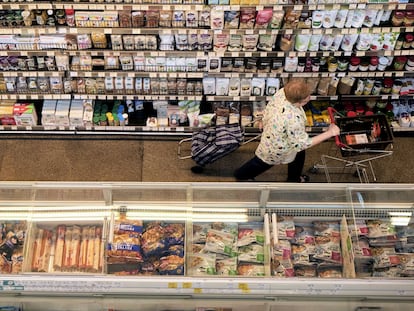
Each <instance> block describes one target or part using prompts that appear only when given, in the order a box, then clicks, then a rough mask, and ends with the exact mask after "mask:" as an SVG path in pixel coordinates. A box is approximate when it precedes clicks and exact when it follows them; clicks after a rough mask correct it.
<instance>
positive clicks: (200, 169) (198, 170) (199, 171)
mask: <svg viewBox="0 0 414 311" xmlns="http://www.w3.org/2000/svg"><path fill="white" fill-rule="evenodd" d="M191 171H192V172H193V173H194V174H202V173H203V172H204V167H202V166H199V165H196V166H193V167H192V168H191Z"/></svg>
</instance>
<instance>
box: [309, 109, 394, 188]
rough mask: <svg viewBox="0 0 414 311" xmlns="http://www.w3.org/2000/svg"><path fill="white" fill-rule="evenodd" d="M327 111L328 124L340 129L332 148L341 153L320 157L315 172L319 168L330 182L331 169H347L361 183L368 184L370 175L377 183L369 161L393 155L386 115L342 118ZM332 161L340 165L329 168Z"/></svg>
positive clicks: (335, 112) (390, 133)
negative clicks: (351, 171) (319, 162)
mask: <svg viewBox="0 0 414 311" xmlns="http://www.w3.org/2000/svg"><path fill="white" fill-rule="evenodd" d="M328 111H329V115H330V119H331V122H332V123H336V125H337V126H338V127H339V128H340V130H341V132H340V135H338V136H336V137H335V145H336V147H337V148H338V149H339V151H340V154H339V155H335V156H332V155H328V154H323V155H322V156H321V162H322V164H319V165H318V164H317V165H315V166H314V169H316V170H317V169H319V168H322V169H323V170H324V171H325V175H326V179H327V181H328V182H331V181H332V180H331V172H332V171H333V170H342V171H345V169H347V168H353V169H354V170H355V173H354V174H355V175H356V176H357V177H358V178H359V181H360V182H365V183H369V182H370V180H371V178H370V176H371V177H372V180H373V181H377V177H376V175H375V171H374V168H373V165H372V162H373V161H374V160H378V159H381V158H384V157H387V156H391V155H392V150H391V149H392V143H393V139H394V138H393V135H392V131H391V128H390V126H389V124H388V121H387V118H386V116H385V115H383V114H373V115H358V116H354V117H345V116H342V115H341V114H340V113H338V112H337V111H336V110H335V109H333V108H328ZM335 162H336V164H341V166H331V164H332V163H335ZM367 169H369V170H368V172H369V173H370V174H371V175H369V174H368V172H367Z"/></svg>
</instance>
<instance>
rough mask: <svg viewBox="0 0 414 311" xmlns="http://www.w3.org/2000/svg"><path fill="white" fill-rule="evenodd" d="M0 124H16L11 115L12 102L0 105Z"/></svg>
mask: <svg viewBox="0 0 414 311" xmlns="http://www.w3.org/2000/svg"><path fill="white" fill-rule="evenodd" d="M0 124H1V125H16V120H15V119H14V116H13V104H7V103H6V104H4V105H3V103H2V104H1V105H0Z"/></svg>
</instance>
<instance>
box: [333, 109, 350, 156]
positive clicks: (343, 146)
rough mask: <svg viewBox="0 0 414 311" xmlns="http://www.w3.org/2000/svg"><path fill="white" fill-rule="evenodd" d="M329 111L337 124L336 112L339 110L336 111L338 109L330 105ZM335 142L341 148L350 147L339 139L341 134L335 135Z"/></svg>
mask: <svg viewBox="0 0 414 311" xmlns="http://www.w3.org/2000/svg"><path fill="white" fill-rule="evenodd" d="M328 113H329V118H330V119H331V123H332V124H335V113H338V111H336V109H334V108H333V107H328ZM335 144H336V145H337V146H338V147H339V148H346V147H348V146H347V145H345V144H344V143H342V142H341V140H340V139H339V135H336V136H335Z"/></svg>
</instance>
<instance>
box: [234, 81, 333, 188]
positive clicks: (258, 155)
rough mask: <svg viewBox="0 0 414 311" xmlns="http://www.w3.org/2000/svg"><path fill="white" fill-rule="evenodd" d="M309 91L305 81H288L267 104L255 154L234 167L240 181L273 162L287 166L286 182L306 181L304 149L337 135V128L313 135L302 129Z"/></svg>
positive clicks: (268, 166) (264, 168) (248, 178)
mask: <svg viewBox="0 0 414 311" xmlns="http://www.w3.org/2000/svg"><path fill="white" fill-rule="evenodd" d="M310 94H311V90H310V87H309V85H308V84H307V83H306V82H305V81H304V80H296V79H295V80H291V81H289V82H288V83H287V84H286V85H285V86H284V88H282V89H280V90H279V91H278V92H277V93H276V94H275V95H274V96H273V98H272V99H271V100H270V102H269V103H268V104H267V106H266V109H265V112H264V114H263V124H262V129H263V133H262V136H261V139H260V143H259V146H258V147H257V149H256V152H255V156H254V157H253V158H252V159H251V160H249V161H248V162H246V163H245V164H244V165H243V166H241V167H240V168H239V169H237V170H236V171H235V173H234V176H235V177H236V179H237V180H239V181H247V180H254V178H255V177H256V176H258V175H260V174H262V173H263V172H265V171H267V170H268V169H270V168H271V167H272V166H273V165H277V164H289V165H288V178H287V181H288V182H307V181H309V177H308V176H306V175H302V170H303V166H304V164H305V149H307V148H310V147H312V146H315V145H317V144H319V143H321V142H323V141H325V140H327V139H329V138H331V137H333V136H336V135H339V132H340V130H339V128H338V127H337V126H336V125H335V124H331V125H330V126H329V128H328V129H327V130H326V131H325V132H323V133H322V134H319V135H317V136H314V137H312V138H311V137H309V135H308V134H307V133H306V130H305V123H306V115H305V111H304V110H303V106H305V105H306V104H307V103H308V101H309V99H310Z"/></svg>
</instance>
